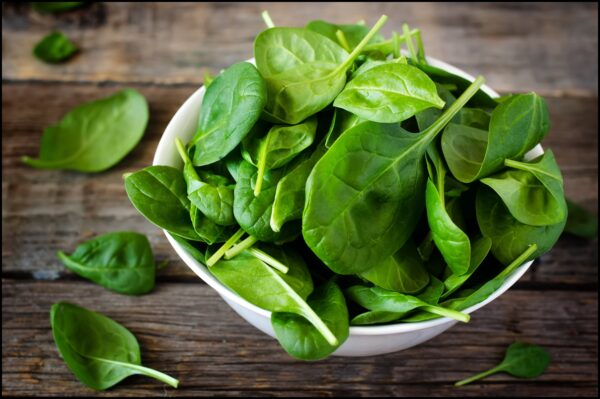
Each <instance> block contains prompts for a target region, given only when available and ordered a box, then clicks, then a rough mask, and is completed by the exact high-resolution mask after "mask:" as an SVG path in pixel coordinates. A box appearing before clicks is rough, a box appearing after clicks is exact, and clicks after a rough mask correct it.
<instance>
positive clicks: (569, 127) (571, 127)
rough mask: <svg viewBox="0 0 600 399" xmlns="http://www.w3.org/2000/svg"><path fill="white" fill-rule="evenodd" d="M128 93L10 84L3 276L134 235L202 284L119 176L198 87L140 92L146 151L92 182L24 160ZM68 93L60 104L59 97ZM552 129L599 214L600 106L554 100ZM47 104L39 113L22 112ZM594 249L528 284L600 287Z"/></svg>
mask: <svg viewBox="0 0 600 399" xmlns="http://www.w3.org/2000/svg"><path fill="white" fill-rule="evenodd" d="M122 87H123V86H121V85H118V84H111V85H108V86H106V85H96V84H77V85H71V84H66V83H46V84H39V83H9V84H4V85H3V89H2V94H3V96H2V101H3V103H2V112H3V118H2V131H3V135H4V139H5V144H4V146H3V148H2V164H3V165H2V166H3V171H2V175H3V180H2V185H3V189H2V193H3V202H2V210H3V223H4V227H5V228H4V229H3V233H2V238H3V239H2V259H3V262H2V270H3V272H4V273H17V274H21V275H22V274H23V273H26V274H28V275H33V276H34V277H36V278H58V277H61V276H72V274H71V273H70V272H67V271H65V269H64V267H63V266H62V264H61V263H60V262H59V261H58V259H57V258H56V256H55V253H56V251H57V250H59V249H61V250H66V251H67V252H68V251H71V250H73V249H74V248H75V246H76V245H77V244H78V243H79V242H81V241H83V240H85V239H88V238H91V237H92V236H94V235H97V234H102V233H105V232H109V231H118V230H133V231H139V232H141V233H144V234H147V235H148V237H149V239H150V242H151V244H152V246H153V249H154V252H155V254H156V257H157V259H158V260H163V259H169V260H170V261H172V266H171V267H169V268H167V269H165V270H163V271H162V272H161V274H160V277H161V278H171V279H172V278H175V279H182V278H183V279H190V280H192V279H193V280H196V279H197V278H196V276H195V275H194V274H193V273H192V272H191V271H190V270H189V269H188V268H187V267H185V266H184V265H183V264H182V262H181V261H178V258H177V256H176V254H175V252H174V251H173V250H172V249H171V247H170V245H169V244H168V242H167V241H166V239H165V237H164V235H163V234H162V231H161V230H160V229H158V228H156V227H155V226H154V225H152V224H150V223H149V222H147V221H146V220H145V219H144V218H143V217H142V216H141V215H140V214H139V213H138V212H137V211H136V210H135V209H134V208H133V206H131V204H130V202H129V200H128V198H127V195H126V193H125V189H124V187H123V183H122V178H121V176H122V174H123V173H125V172H131V171H134V170H137V169H141V168H143V167H145V166H148V165H150V164H151V163H152V158H153V156H154V151H155V150H156V147H157V145H158V141H159V140H160V137H161V135H162V132H163V131H164V129H165V127H166V125H167V123H168V122H169V120H170V119H171V117H172V115H173V114H174V113H175V111H176V110H177V109H178V108H179V106H180V105H181V104H182V103H183V102H184V101H185V99H186V98H187V97H188V96H189V95H190V94H191V93H193V92H194V90H195V89H196V87H195V86H185V87H176V88H172V87H168V88H167V87H162V86H140V85H137V86H136V85H134V86H133V87H135V88H136V89H138V90H139V91H140V92H141V93H142V94H143V95H144V96H146V98H147V99H148V102H149V104H150V115H151V118H150V122H149V128H148V130H147V132H146V134H145V135H144V137H143V139H142V141H141V143H140V144H139V145H138V146H137V147H136V148H135V149H134V150H133V152H132V153H131V154H130V155H128V156H127V157H126V158H125V160H124V161H122V162H121V163H119V164H118V165H116V166H115V167H113V168H112V169H110V170H108V171H106V172H103V173H100V174H95V175H86V174H83V173H77V172H68V171H51V170H37V169H32V168H30V167H28V166H26V165H24V164H23V163H21V161H20V157H21V156H22V155H26V154H28V155H33V154H37V151H38V147H39V140H40V137H41V133H42V131H43V129H44V127H46V126H49V125H50V124H52V123H54V122H56V121H57V120H59V119H60V118H61V117H62V115H63V114H64V113H65V112H67V111H68V110H69V109H71V108H72V107H74V106H75V105H77V104H79V103H80V102H83V101H90V100H92V99H96V98H100V97H103V96H107V95H109V94H111V93H113V92H115V91H117V90H119V89H120V88H122ZM67 92H68V93H69V94H68V95H61V96H56V93H67ZM548 100H549V106H550V114H551V115H552V130H551V131H550V133H549V135H548V137H547V138H546V140H545V141H544V142H543V145H544V146H546V147H548V148H552V149H553V150H554V153H555V155H556V158H557V160H558V163H559V164H560V166H561V169H562V171H563V174H564V179H565V187H566V193H567V195H568V196H569V197H570V198H573V200H575V201H577V202H579V203H581V204H582V205H583V206H585V207H586V208H588V209H589V210H591V211H592V212H596V213H597V211H598V209H597V198H598V196H597V190H598V182H597V176H598V169H597V162H598V154H597V153H596V152H594V151H589V149H590V148H595V147H597V143H598V138H597V131H598V122H597V119H596V116H595V115H596V114H595V112H596V109H597V106H598V102H597V99H593V100H590V99H585V98H581V97H549V98H548ZM25 102H30V103H33V104H44V113H41V114H40V112H39V110H38V108H37V107H23V106H22V104H23V103H25ZM597 264H598V250H597V242H596V241H592V242H590V241H585V240H580V239H576V238H573V237H563V238H562V239H561V240H560V241H559V243H558V244H557V246H556V247H555V248H554V249H553V250H552V251H551V252H549V253H548V254H546V255H544V256H543V257H542V259H541V262H540V264H539V265H538V266H537V267H535V268H534V269H533V271H532V272H531V273H528V274H526V276H525V277H524V278H523V280H522V281H523V282H527V281H534V282H536V283H537V284H539V283H548V284H559V283H560V284H576V285H577V284H579V285H585V286H593V285H594V284H597V281H598V268H597Z"/></svg>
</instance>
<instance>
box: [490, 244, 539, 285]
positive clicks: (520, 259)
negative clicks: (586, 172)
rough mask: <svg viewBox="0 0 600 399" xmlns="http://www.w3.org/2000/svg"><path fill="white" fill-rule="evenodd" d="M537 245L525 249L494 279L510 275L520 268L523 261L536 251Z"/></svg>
mask: <svg viewBox="0 0 600 399" xmlns="http://www.w3.org/2000/svg"><path fill="white" fill-rule="evenodd" d="M537 248H538V246H537V244H531V245H530V246H529V248H527V249H526V250H525V251H524V252H523V253H522V254H521V255H519V256H518V257H517V259H515V260H513V261H512V262H511V264H510V265H508V266H507V267H506V269H504V270H502V271H501V272H500V274H498V276H496V278H501V277H505V276H507V275H509V274H510V273H512V272H513V271H514V270H515V269H516V268H517V267H519V266H521V265H522V264H523V263H525V261H526V260H527V259H528V258H529V257H530V256H531V255H533V253H534V252H535V251H537Z"/></svg>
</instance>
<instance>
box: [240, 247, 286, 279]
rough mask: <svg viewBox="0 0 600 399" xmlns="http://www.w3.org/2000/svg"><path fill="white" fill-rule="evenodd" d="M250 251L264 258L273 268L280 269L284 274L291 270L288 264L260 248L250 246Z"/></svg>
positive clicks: (261, 258)
mask: <svg viewBox="0 0 600 399" xmlns="http://www.w3.org/2000/svg"><path fill="white" fill-rule="evenodd" d="M248 252H249V253H250V254H251V255H252V256H254V257H256V258H258V259H260V260H262V261H263V262H265V263H266V264H267V265H269V266H271V267H272V268H273V269H276V270H279V271H280V272H282V273H283V274H286V273H287V272H288V271H289V270H290V269H289V268H288V267H287V266H286V265H284V264H283V263H281V262H280V261H278V260H277V259H275V258H274V257H272V256H271V255H269V254H268V253H266V252H263V251H261V250H260V249H257V248H250V249H248Z"/></svg>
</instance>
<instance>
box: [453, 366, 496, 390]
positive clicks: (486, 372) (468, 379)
mask: <svg viewBox="0 0 600 399" xmlns="http://www.w3.org/2000/svg"><path fill="white" fill-rule="evenodd" d="M499 371H501V369H500V368H499V367H494V368H493V369H489V370H487V371H484V372H483V373H479V374H476V375H474V376H473V377H469V378H465V379H464V380H461V381H458V382H455V383H454V386H455V387H460V386H463V385H466V384H469V383H471V382H473V381H475V380H479V379H482V378H484V377H487V376H488V375H491V374H494V373H497V372H499Z"/></svg>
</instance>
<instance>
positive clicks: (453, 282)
mask: <svg viewBox="0 0 600 399" xmlns="http://www.w3.org/2000/svg"><path fill="white" fill-rule="evenodd" d="M491 247H492V240H490V239H489V238H488V237H480V238H479V239H477V240H475V241H473V245H472V246H471V256H470V262H471V263H470V265H469V269H468V270H467V272H466V273H464V274H462V275H457V274H452V275H450V276H449V277H448V278H446V279H445V280H444V287H445V290H446V291H445V292H444V294H443V295H442V298H443V299H445V298H447V297H449V296H450V295H452V294H453V293H454V292H455V291H456V290H458V289H459V288H460V287H461V286H462V285H463V284H464V283H465V282H466V281H467V280H468V279H469V277H471V276H472V275H473V273H475V271H476V270H477V268H478V267H479V265H481V263H482V262H483V261H484V259H485V258H486V256H487V255H488V253H489V252H490V248H491Z"/></svg>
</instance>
